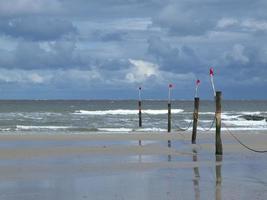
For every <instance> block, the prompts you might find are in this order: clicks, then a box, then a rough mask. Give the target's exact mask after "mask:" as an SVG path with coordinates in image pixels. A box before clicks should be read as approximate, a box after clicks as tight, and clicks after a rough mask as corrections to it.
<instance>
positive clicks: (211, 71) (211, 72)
mask: <svg viewBox="0 0 267 200" xmlns="http://www.w3.org/2000/svg"><path fill="white" fill-rule="evenodd" d="M210 76H214V70H213V67H211V68H210Z"/></svg>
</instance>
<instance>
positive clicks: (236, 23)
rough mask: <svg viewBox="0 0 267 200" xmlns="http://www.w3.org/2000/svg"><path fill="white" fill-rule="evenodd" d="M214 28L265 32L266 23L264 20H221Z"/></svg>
mask: <svg viewBox="0 0 267 200" xmlns="http://www.w3.org/2000/svg"><path fill="white" fill-rule="evenodd" d="M216 28H219V29H227V28H236V30H238V31H240V30H242V31H252V32H253V31H267V21H266V20H256V19H243V20H237V19H234V18H222V19H220V20H219V21H218V22H217V25H216Z"/></svg>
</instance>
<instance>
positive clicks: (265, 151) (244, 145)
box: [223, 124, 267, 153]
mask: <svg viewBox="0 0 267 200" xmlns="http://www.w3.org/2000/svg"><path fill="white" fill-rule="evenodd" d="M223 125H224V126H225V128H226V130H227V132H228V133H229V134H230V135H231V136H232V137H233V138H234V139H235V140H236V141H237V142H238V143H239V144H240V145H241V146H243V147H245V148H246V149H248V150H250V151H253V152H256V153H267V150H256V149H253V148H252V147H249V146H248V145H246V144H244V143H243V142H242V141H241V140H240V139H239V138H238V137H236V136H235V135H234V134H233V133H232V132H231V131H230V130H229V128H228V127H227V126H226V125H225V124H223Z"/></svg>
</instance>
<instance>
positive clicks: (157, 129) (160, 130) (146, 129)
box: [136, 127, 166, 132]
mask: <svg viewBox="0 0 267 200" xmlns="http://www.w3.org/2000/svg"><path fill="white" fill-rule="evenodd" d="M136 131H140V132H166V129H162V128H156V127H153V128H140V129H136Z"/></svg>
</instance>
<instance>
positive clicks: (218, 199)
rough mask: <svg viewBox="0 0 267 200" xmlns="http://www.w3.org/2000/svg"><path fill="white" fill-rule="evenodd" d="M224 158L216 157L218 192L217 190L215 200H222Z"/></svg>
mask: <svg viewBox="0 0 267 200" xmlns="http://www.w3.org/2000/svg"><path fill="white" fill-rule="evenodd" d="M222 158H223V157H222V156H221V155H219V156H216V190H215V199H216V200H221V199H222V191H221V188H222V174H221V168H222Z"/></svg>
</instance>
